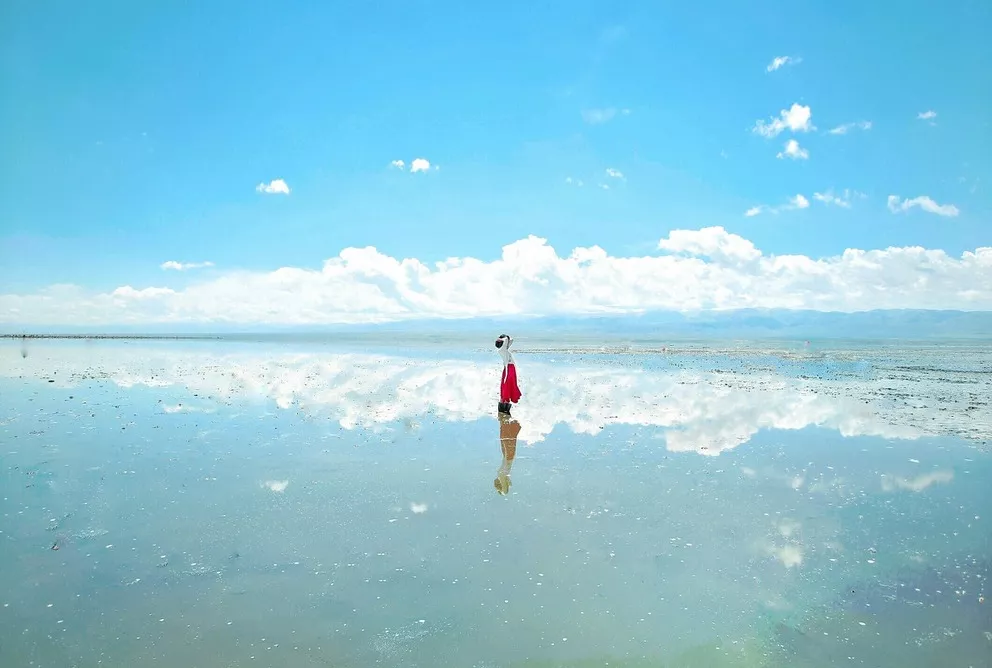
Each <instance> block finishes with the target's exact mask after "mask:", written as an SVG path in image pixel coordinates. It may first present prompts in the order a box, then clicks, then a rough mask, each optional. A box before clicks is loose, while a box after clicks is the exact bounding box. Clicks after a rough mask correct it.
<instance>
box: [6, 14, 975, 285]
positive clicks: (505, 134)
mask: <svg viewBox="0 0 992 668" xmlns="http://www.w3.org/2000/svg"><path fill="white" fill-rule="evenodd" d="M535 4H536V3H525V2H510V3H501V4H499V5H495V6H487V7H480V6H478V5H475V4H473V3H454V2H430V3H428V2H407V3H399V2H396V3H383V4H380V5H379V6H378V7H375V6H370V5H367V4H366V3H299V2H287V3H281V4H279V5H273V4H272V3H234V2H219V1H218V2H210V3H130V2H91V3H85V4H75V5H70V4H64V3H59V4H57V5H56V4H54V3H44V2H42V3H37V2H24V1H12V2H7V3H4V5H3V7H2V9H0V52H2V68H3V69H2V80H0V81H2V91H0V93H2V95H3V98H4V99H5V100H6V101H7V103H5V104H4V105H2V106H0V127H2V128H3V131H2V140H0V141H2V144H0V150H2V152H3V155H4V156H5V159H4V160H3V161H2V163H0V169H2V174H0V244H2V249H0V264H2V268H0V293H6V294H18V295H25V294H31V293H34V292H36V291H38V290H42V289H44V288H45V286H49V285H52V284H62V283H71V284H75V285H77V286H82V287H83V288H85V289H87V290H90V291H96V292H100V291H112V290H114V289H116V288H118V287H120V286H122V285H125V284H126V285H131V286H134V287H135V288H137V289H142V288H145V287H151V286H165V285H167V286H168V287H169V288H170V289H175V290H182V289H184V288H185V287H186V286H188V285H191V284H194V283H196V282H197V281H204V280H212V279H217V278H218V277H222V275H223V273H224V272H231V271H237V270H246V271H250V272H270V271H271V270H274V269H277V268H279V267H283V266H286V267H300V268H312V269H317V270H319V269H320V267H321V265H322V263H323V262H324V261H325V260H326V259H327V258H331V257H334V256H336V255H337V254H338V253H339V252H340V251H341V250H342V249H344V248H348V247H364V246H370V245H371V246H375V247H376V248H377V249H378V250H379V251H380V252H381V253H382V254H384V255H386V256H391V257H395V258H407V257H410V258H417V259H419V260H420V261H422V262H425V263H430V262H434V261H436V260H442V259H444V258H447V257H452V256H457V257H471V258H478V259H479V260H482V261H484V262H490V261H493V260H497V259H499V258H500V257H501V254H502V253H503V250H502V249H503V247H504V246H505V245H507V244H511V243H513V242H515V241H518V240H521V239H524V238H526V237H527V236H528V235H536V236H538V237H541V238H544V239H547V241H548V243H549V244H550V245H551V246H553V247H554V248H555V250H556V251H557V252H558V254H559V255H560V256H562V257H564V256H567V255H568V253H570V252H571V251H572V249H573V248H576V247H588V246H593V245H598V246H600V247H602V248H603V249H604V250H605V251H606V252H607V253H608V254H609V255H610V256H611V257H630V256H643V255H655V254H657V253H658V249H657V246H658V240H659V239H663V238H665V237H666V235H668V234H669V233H670V231H671V230H680V229H682V230H685V229H688V230H698V229H701V228H708V227H714V226H718V227H721V228H723V229H724V230H725V231H726V232H727V233H728V234H733V235H739V236H740V237H742V238H743V239H745V240H749V241H750V242H752V243H753V244H754V245H755V246H756V247H757V248H758V249H760V250H761V251H762V252H763V253H765V254H769V255H772V254H775V255H780V254H801V255H805V256H808V257H810V258H812V259H817V258H823V257H828V256H835V255H837V254H839V253H842V252H843V251H844V250H845V249H847V248H860V249H866V250H871V249H885V248H887V247H889V246H917V245H918V246H923V247H926V248H929V249H943V250H944V251H946V253H947V254H949V255H950V256H952V257H959V256H960V255H961V253H962V252H963V251H967V250H975V249H976V248H978V247H982V246H992V224H990V221H992V197H990V187H992V128H990V119H992V111H990V103H992V45H990V43H989V41H988V40H987V35H988V34H990V32H992V4H989V3H985V2H978V1H975V2H964V1H961V2H953V3H949V4H947V5H944V6H940V5H938V4H936V3H932V2H920V1H914V2H899V3H896V2H873V3H862V2H829V3H828V2H806V3H795V4H791V5H788V6H785V5H782V4H781V3H771V2H768V3H717V4H710V5H709V6H708V7H703V6H698V5H696V4H692V3H669V2H656V3H636V4H634V3H627V4H624V3H606V2H568V3H547V4H543V5H542V6H540V7H539V6H535ZM745 4H746V5H747V6H746V7H745V6H744V5H745ZM732 5H733V6H732ZM785 56H788V57H790V58H791V59H792V61H793V62H790V63H788V64H785V65H783V66H781V67H780V68H778V69H777V70H775V71H768V66H769V64H770V63H771V62H772V60H773V59H774V58H776V57H785ZM11 102H12V103H11ZM793 105H799V106H800V107H808V108H809V110H810V114H811V115H810V122H809V126H810V127H809V128H808V129H807V130H805V131H803V130H799V131H795V132H793V131H791V130H789V129H786V130H784V131H783V132H781V133H780V134H778V135H776V136H774V137H765V136H762V135H761V134H759V133H757V132H755V131H754V128H755V124H756V122H757V121H759V120H763V121H764V122H766V123H767V122H770V120H771V119H772V118H775V117H778V116H779V114H780V112H781V111H782V110H788V109H790V108H792V106H793ZM928 111H933V112H935V113H936V117H934V118H932V119H925V118H919V115H920V114H921V113H924V112H928ZM860 122H869V123H870V129H862V128H861V127H855V128H852V129H851V130H850V131H849V132H847V133H845V134H831V133H830V132H829V131H830V130H831V129H834V128H837V127H838V126H841V125H843V124H847V123H860ZM812 128H815V129H812ZM790 139H794V140H796V141H797V142H798V144H799V148H800V150H801V151H805V152H808V158H806V159H790V158H789V157H787V156H784V157H783V158H778V157H777V155H778V154H779V153H781V152H783V149H784V147H785V144H786V142H787V141H788V140H790ZM415 158H424V159H426V160H429V161H430V163H431V165H432V168H431V169H430V170H428V171H426V172H418V173H411V172H410V170H409V166H410V163H411V161H412V160H413V159H415ZM393 160H403V161H404V165H405V169H403V170H399V169H395V168H391V167H390V163H391V161H393ZM607 170H615V171H616V172H618V173H622V174H623V178H617V177H614V176H609V175H608V173H607ZM569 178H571V179H572V182H571V183H567V182H566V179H569ZM273 179H283V180H284V181H285V182H286V183H287V184H288V186H289V188H290V193H289V194H288V195H285V194H265V193H261V192H258V191H257V190H256V186H257V185H258V184H259V183H270V182H271V181H272V180H273ZM580 181H581V182H582V183H583V186H582V187H579V186H578V182H580ZM601 185H608V186H610V187H609V189H608V190H606V189H603V188H602V187H601ZM845 190H847V191H849V192H848V195H847V201H848V202H849V206H847V207H842V206H837V205H836V204H825V203H823V202H822V201H818V200H816V199H814V193H820V194H826V193H829V194H833V195H836V196H841V197H843V193H844V191H845ZM799 194H801V195H803V196H804V197H805V198H806V200H807V202H809V206H808V207H805V208H792V209H788V208H784V209H783V210H781V211H779V212H778V213H771V212H769V211H768V210H765V211H763V213H762V214H761V215H755V216H751V217H748V216H745V212H746V211H747V210H749V209H751V208H752V207H756V206H760V205H764V206H767V207H775V206H781V205H783V204H785V203H787V202H788V200H789V198H795V197H796V196H797V195H799ZM891 195H896V196H897V197H899V198H900V200H899V201H898V202H897V203H896V206H894V207H890V206H889V204H888V198H889V196H891ZM917 197H926V198H929V201H931V202H933V203H934V206H935V207H949V206H952V207H954V210H955V211H956V213H957V215H953V216H951V215H940V214H939V213H933V212H930V211H927V210H926V208H927V207H925V206H922V205H919V206H907V208H906V210H900V209H899V206H898V205H899V204H900V203H901V202H904V201H905V200H907V199H908V200H913V198H917ZM921 203H922V200H921V201H917V204H921ZM893 208H895V209H896V211H895V212H894V211H893V210H892V209H893ZM940 210H941V211H944V212H945V213H946V212H947V211H949V209H946V208H943V209H940ZM170 260H172V261H178V262H202V261H209V262H211V263H213V265H214V266H213V267H208V268H205V269H203V270H199V271H186V272H171V273H169V272H166V273H167V274H168V276H167V279H166V277H165V274H164V273H163V270H162V269H160V265H161V263H163V262H166V261H170ZM986 278H987V276H985V275H984V274H983V277H982V280H985V279H986Z"/></svg>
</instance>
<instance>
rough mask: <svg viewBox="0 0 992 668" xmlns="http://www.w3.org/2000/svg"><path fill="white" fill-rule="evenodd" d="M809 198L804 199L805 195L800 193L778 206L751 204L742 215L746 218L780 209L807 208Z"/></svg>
mask: <svg viewBox="0 0 992 668" xmlns="http://www.w3.org/2000/svg"><path fill="white" fill-rule="evenodd" d="M808 208H809V200H808V199H806V197H805V195H802V194H801V193H800V194H798V195H796V196H795V197H790V198H789V200H788V201H787V202H786V203H785V204H782V205H780V206H768V205H767V204H758V205H757V206H752V207H751V208H750V209H748V210H747V211H745V212H744V215H745V216H747V217H748V218H751V217H753V216H757V215H758V214H762V213H776V214H777V213H780V212H782V211H792V210H795V209H808Z"/></svg>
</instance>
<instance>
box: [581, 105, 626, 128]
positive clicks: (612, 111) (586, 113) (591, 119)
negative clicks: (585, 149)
mask: <svg viewBox="0 0 992 668" xmlns="http://www.w3.org/2000/svg"><path fill="white" fill-rule="evenodd" d="M618 114H619V115H622V116H629V115H630V109H617V108H616V107H606V108H603V109H583V110H582V120H583V121H585V122H586V123H588V124H589V125H601V124H603V123H609V122H610V121H612V120H613V119H614V118H616V117H617V115H618Z"/></svg>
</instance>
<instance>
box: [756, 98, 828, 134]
mask: <svg viewBox="0 0 992 668" xmlns="http://www.w3.org/2000/svg"><path fill="white" fill-rule="evenodd" d="M812 117H813V112H812V110H811V109H810V108H809V107H808V106H803V105H801V104H798V103H794V104H793V105H792V106H791V107H790V108H788V109H783V110H782V111H780V112H779V115H778V118H774V117H773V118H772V119H771V120H770V121H763V120H758V121H756V122H755V124H754V128H753V132H755V133H757V134H759V135H761V136H762V137H767V138H772V137H777V136H778V135H779V134H781V133H782V132H783V131H784V130H791V131H792V132H809V131H810V130H815V129H816V127H815V126H814V125H813V123H812Z"/></svg>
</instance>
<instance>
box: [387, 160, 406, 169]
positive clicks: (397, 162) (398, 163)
mask: <svg viewBox="0 0 992 668" xmlns="http://www.w3.org/2000/svg"><path fill="white" fill-rule="evenodd" d="M389 166H390V167H392V168H393V169H403V168H404V167H406V163H405V162H403V161H402V160H393V161H392V162H390V163H389Z"/></svg>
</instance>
